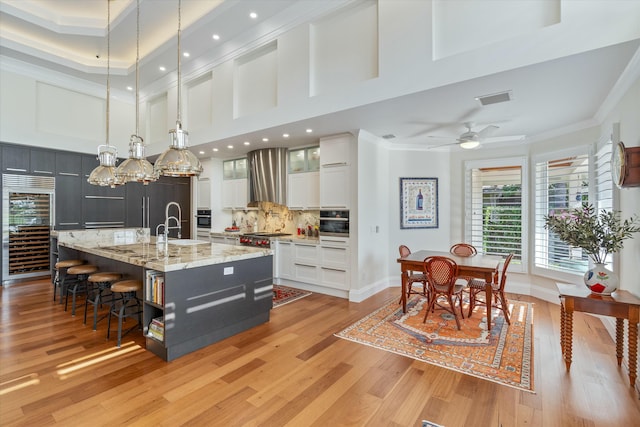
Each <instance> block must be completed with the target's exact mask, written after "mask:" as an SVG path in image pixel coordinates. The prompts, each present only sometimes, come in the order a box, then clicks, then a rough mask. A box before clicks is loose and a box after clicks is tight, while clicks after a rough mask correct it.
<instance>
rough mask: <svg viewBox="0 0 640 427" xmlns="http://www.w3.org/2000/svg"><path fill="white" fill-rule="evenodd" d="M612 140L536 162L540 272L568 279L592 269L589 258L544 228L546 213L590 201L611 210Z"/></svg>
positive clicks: (536, 253)
mask: <svg viewBox="0 0 640 427" xmlns="http://www.w3.org/2000/svg"><path fill="white" fill-rule="evenodd" d="M610 157H611V142H610V141H607V142H605V143H602V144H599V148H598V149H596V147H595V144H594V148H593V149H591V147H589V146H583V147H580V148H577V149H573V150H569V151H563V152H559V153H555V154H551V155H549V156H547V157H546V158H542V157H541V158H538V159H536V161H535V165H536V166H535V167H536V170H535V191H536V196H535V259H534V268H535V269H536V270H537V271H536V272H537V273H538V274H542V275H550V276H552V277H557V278H560V279H567V276H566V275H582V274H584V273H585V272H586V271H587V269H588V268H589V257H588V255H587V254H586V253H583V251H582V249H581V248H574V247H571V246H569V245H567V244H566V243H564V242H563V241H561V240H560V239H558V237H557V236H556V235H555V234H554V233H552V232H549V230H547V229H545V227H544V217H545V216H546V215H550V214H554V213H559V212H562V211H567V210H570V209H574V208H577V207H579V206H581V205H582V204H583V203H589V204H592V205H594V206H595V207H596V209H597V210H598V211H600V210H602V209H606V210H611V209H612V188H613V187H612V181H611V174H610V171H611V165H610Z"/></svg>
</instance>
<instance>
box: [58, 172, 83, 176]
mask: <svg viewBox="0 0 640 427" xmlns="http://www.w3.org/2000/svg"><path fill="white" fill-rule="evenodd" d="M58 175H64V176H80V174H79V173H71V172H58Z"/></svg>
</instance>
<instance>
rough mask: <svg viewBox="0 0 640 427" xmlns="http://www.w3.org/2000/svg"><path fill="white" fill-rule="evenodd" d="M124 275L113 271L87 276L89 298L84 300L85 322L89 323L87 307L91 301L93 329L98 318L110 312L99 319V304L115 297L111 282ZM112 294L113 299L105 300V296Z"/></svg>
mask: <svg viewBox="0 0 640 427" xmlns="http://www.w3.org/2000/svg"><path fill="white" fill-rule="evenodd" d="M121 277H122V275H121V274H120V273H112V272H98V273H93V274H92V275H90V276H89V277H88V278H87V286H88V289H87V298H85V300H84V322H83V323H84V324H85V325H86V324H87V308H88V307H89V303H91V304H93V330H94V331H95V330H96V327H97V325H98V320H102V319H104V318H105V317H106V316H108V314H105V315H103V316H101V317H100V319H98V306H99V305H102V303H103V302H111V301H112V299H113V298H114V296H113V294H112V293H111V284H112V283H113V282H115V281H116V280H120V278H121ZM106 296H110V297H111V299H109V300H108V301H105V300H104V298H105V297H106Z"/></svg>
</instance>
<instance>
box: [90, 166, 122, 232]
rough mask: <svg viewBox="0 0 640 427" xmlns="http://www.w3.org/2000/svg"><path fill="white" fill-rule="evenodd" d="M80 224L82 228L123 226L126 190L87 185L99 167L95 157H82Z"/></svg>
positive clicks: (119, 187)
mask: <svg viewBox="0 0 640 427" xmlns="http://www.w3.org/2000/svg"><path fill="white" fill-rule="evenodd" d="M81 163H82V173H81V175H82V179H81V180H82V224H83V228H112V227H119V228H120V227H124V226H125V212H126V204H125V197H126V189H125V187H126V186H124V185H120V186H117V187H114V188H111V187H109V186H105V187H102V186H99V185H92V184H89V182H88V181H87V179H88V178H89V175H91V172H92V171H93V169H95V168H96V167H97V166H99V165H100V162H98V159H97V157H96V156H92V155H83V156H82V162H81Z"/></svg>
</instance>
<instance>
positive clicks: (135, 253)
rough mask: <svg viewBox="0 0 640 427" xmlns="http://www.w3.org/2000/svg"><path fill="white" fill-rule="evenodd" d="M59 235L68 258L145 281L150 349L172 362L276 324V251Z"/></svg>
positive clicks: (132, 236)
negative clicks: (272, 322) (271, 315)
mask: <svg viewBox="0 0 640 427" xmlns="http://www.w3.org/2000/svg"><path fill="white" fill-rule="evenodd" d="M56 237H57V239H58V252H59V259H60V260H65V259H71V258H80V259H84V260H85V261H86V262H88V263H91V264H94V265H96V266H98V268H99V269H100V271H115V272H120V273H122V274H123V275H125V276H126V278H130V279H139V280H142V281H143V295H142V299H143V332H144V334H145V336H146V347H147V350H149V351H151V352H153V353H154V354H156V355H157V356H159V357H161V358H163V359H164V360H167V361H169V360H173V359H175V358H177V357H180V356H183V355H185V354H187V353H190V352H192V351H195V350H197V349H199V348H202V347H205V346H207V345H209V344H212V343H214V342H217V341H220V340H222V339H224V338H227V337H229V336H232V335H235V334H237V333H239V332H242V331H244V330H247V329H249V328H252V327H254V326H257V325H259V324H262V323H265V322H268V321H269V313H270V310H271V307H272V294H273V291H272V289H273V268H272V257H273V253H272V251H271V250H270V249H264V248H252V247H243V246H232V245H222V244H215V243H209V242H205V241H202V242H201V241H194V240H169V242H168V243H162V244H156V241H155V237H150V236H149V230H148V229H120V230H113V229H112V230H105V229H101V230H86V231H72V232H66V231H61V232H58V233H57V236H56ZM154 320H155V322H154ZM152 322H153V323H154V327H153V331H150V330H149V326H150V324H151V323H152ZM158 326H159V327H158ZM159 329H160V330H159ZM152 332H153V333H152Z"/></svg>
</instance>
